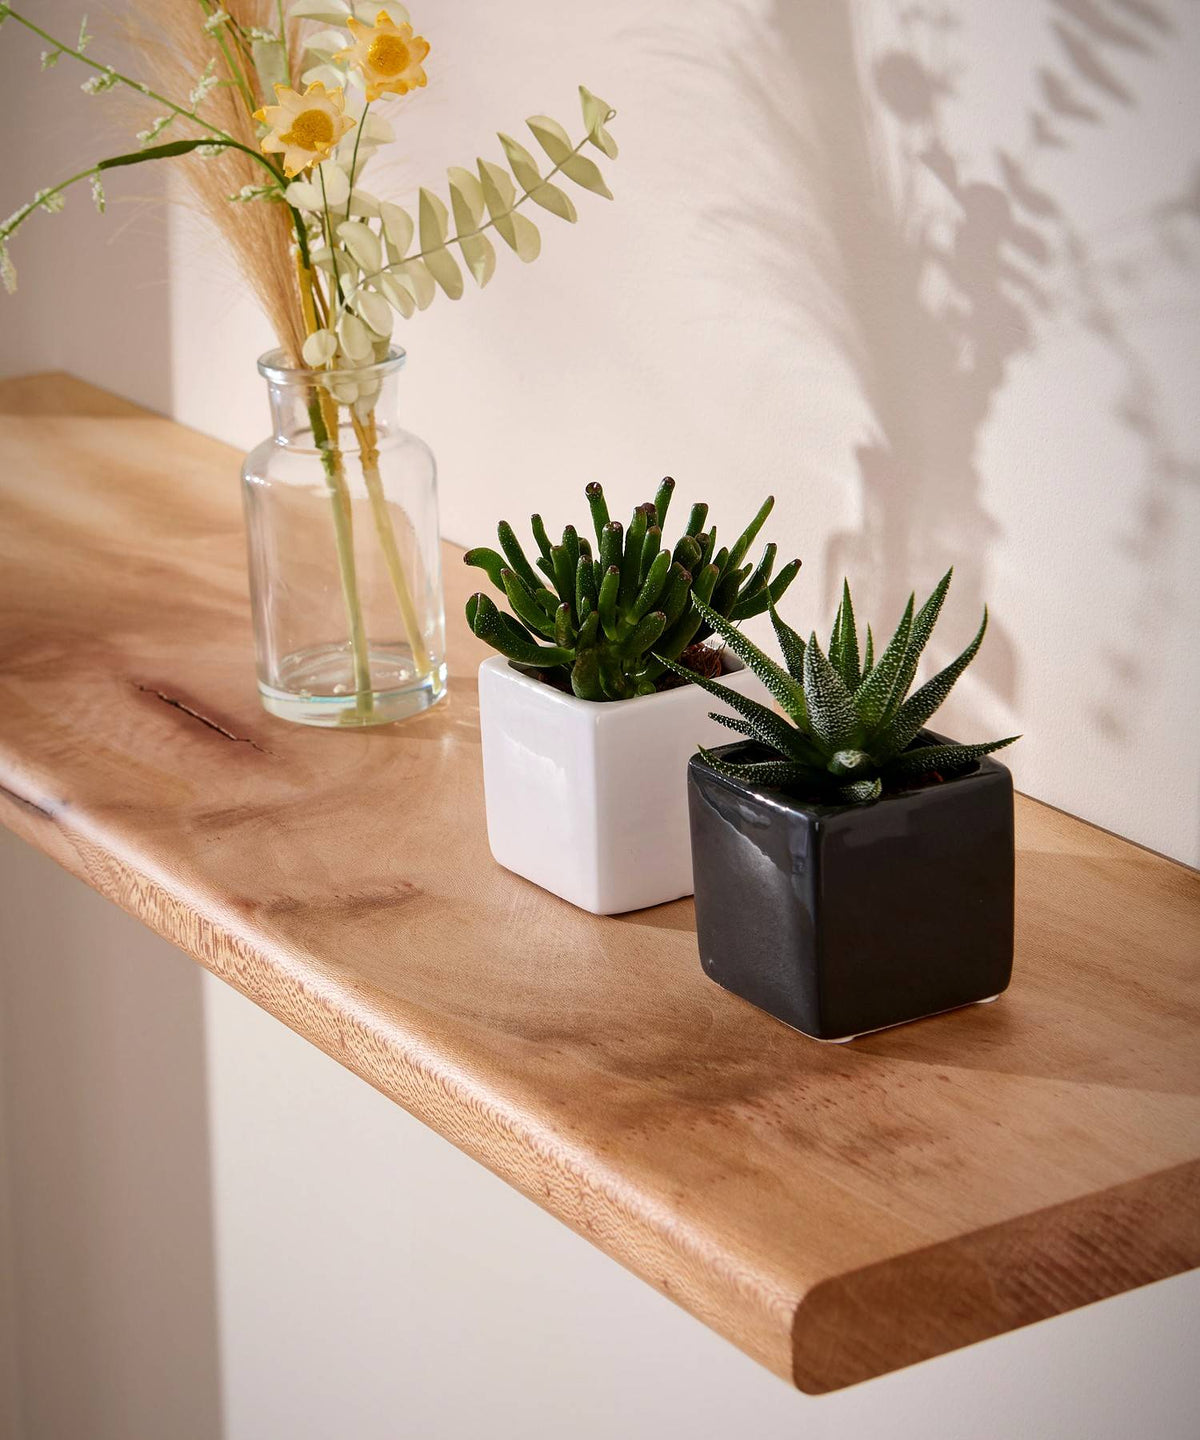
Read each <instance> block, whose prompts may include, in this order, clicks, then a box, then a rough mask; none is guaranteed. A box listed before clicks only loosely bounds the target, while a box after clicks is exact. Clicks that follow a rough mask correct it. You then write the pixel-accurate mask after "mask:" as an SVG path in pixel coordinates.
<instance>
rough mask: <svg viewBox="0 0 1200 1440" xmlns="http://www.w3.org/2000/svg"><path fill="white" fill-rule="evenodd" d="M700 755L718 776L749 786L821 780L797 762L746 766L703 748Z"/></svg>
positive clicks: (751, 761)
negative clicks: (723, 758)
mask: <svg viewBox="0 0 1200 1440" xmlns="http://www.w3.org/2000/svg"><path fill="white" fill-rule="evenodd" d="M713 718H714V719H716V718H717V717H716V716H714V717H713ZM699 754H700V755H701V756H703V758H704V761H705V763H706V764H707V765H708V766H710V768H711V769H713V770H715V771H716V772H717V774H718V775H724V776H726V777H727V778H728V779H730V780H741V781H742V782H743V783H744V784H748V785H766V786H768V787H779V786H784V785H795V784H797V783H801V784H803V783H805V782H809V783H812V782H814V781H819V779H820V776H819V772H814V771H813V770H812V769H811V768H810V767H809V766H807V765H802V764H800V763H799V762H798V761H795V760H750V761H747V762H745V763H744V764H737V763H736V762H731V761H729V760H722V759H721V758H720V757H719V756H717V755H714V754H713V753H712V751H711V750H705V749H704V747H703V746H701V747H700V749H699Z"/></svg>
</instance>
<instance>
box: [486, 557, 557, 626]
mask: <svg viewBox="0 0 1200 1440" xmlns="http://www.w3.org/2000/svg"><path fill="white" fill-rule="evenodd" d="M500 579H501V581H502V582H503V585H504V593H505V595H507V596H508V603H509V604H510V605H511V606H512V608H513V610H514V611H515V612H516V615H517V618H518V620H520V621H521V623H522V625H526V626H528V628H529V629H530V630H533V631H535V632H536V633H537V634H539V635H544V636H545V637H546V638H547V639H548V640H553V639H554V619H553V610H552V611H551V612H550V614H547V613H546V611H545V610H544V609H543V608H542V606H541V605H539V604H538V602H537V600H536V599H535V598H534V595H533V594H531V593H530V591H529V589H528V587H527V586H526V585H525V584H524V582H523V581H522V580H521V578H520V576H519V575H517V574H515V573H514V572H513V571H512V570H509V569H507V568H505V569H504V570H502V571H501V572H500ZM542 588H543V587H542V586H540V585H539V586H538V590H539V591H540V590H541V589H542ZM547 593H549V592H547ZM554 608H555V609H557V603H556V604H555V607H554Z"/></svg>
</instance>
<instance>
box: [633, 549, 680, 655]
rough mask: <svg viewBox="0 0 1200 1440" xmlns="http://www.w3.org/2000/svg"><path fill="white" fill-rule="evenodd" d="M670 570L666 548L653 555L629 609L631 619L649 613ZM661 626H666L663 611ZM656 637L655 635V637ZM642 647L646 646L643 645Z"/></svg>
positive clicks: (639, 617)
mask: <svg viewBox="0 0 1200 1440" xmlns="http://www.w3.org/2000/svg"><path fill="white" fill-rule="evenodd" d="M670 570H671V556H670V554H669V553H668V552H667V551H666V550H660V551H659V552H658V554H657V555H656V556H655V557H654V563H653V564H652V565H651V566H650V569H649V570H648V571H647V572H646V578H645V580H644V581H643V582H642V588H641V589H640V590H639V591H638V593H637V596H636V597H635V599H634V602H633V604H632V606H630V609H629V618H630V619H631V620H640V619H641V618H642V616H643V615H646V614H648V613H649V610H650V607H651V605H656V604H657V603H658V600H659V597H660V596H661V595H662V593H663V590H664V588H665V587H666V583H667V575H668V574H669V573H670ZM663 628H664V629H665V628H666V612H665V611H664V621H663ZM657 638H658V637H657V636H655V639H657ZM642 648H643V649H645V648H646V647H645V646H643V647H642Z"/></svg>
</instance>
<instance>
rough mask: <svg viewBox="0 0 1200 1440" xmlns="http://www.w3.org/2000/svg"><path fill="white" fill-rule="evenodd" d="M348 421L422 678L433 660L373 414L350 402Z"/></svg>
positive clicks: (426, 673)
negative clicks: (385, 478) (401, 541)
mask: <svg viewBox="0 0 1200 1440" xmlns="http://www.w3.org/2000/svg"><path fill="white" fill-rule="evenodd" d="M350 423H351V424H352V425H353V426H354V433H355V435H356V436H357V437H358V454H359V464H360V465H361V466H362V473H363V479H364V480H365V481H366V483H367V494H368V495H369V496H370V499H371V514H372V515H373V516H374V519H375V530H376V533H377V534H378V536H379V544H380V547H381V548H382V550H383V557H384V559H385V560H386V561H387V568H388V575H389V576H390V577H391V581H392V589H393V590H394V591H395V593H396V604H397V605H398V606H399V608H400V618H401V620H403V622H404V628H405V630H406V632H407V633H408V646H409V649H410V650H411V651H412V657H413V669H414V670H415V671H416V673H417V676H418V677H419V678H420V679H424V678H425V676H426V675H428V674H429V672H430V670H431V668H432V663H431V661H430V659H429V651H428V650H427V649H426V648H425V637H424V636H423V635H422V633H421V621H420V617H419V616H418V615H417V610H416V606H415V605H414V604H413V599H412V592H411V591H410V590H409V588H408V579H407V577H406V576H405V574H404V561H403V560H402V559H401V558H400V547H399V545H397V543H396V532H395V529H394V527H393V525H392V512H391V509H390V507H389V505H388V502H387V496H386V495H385V494H384V491H383V479H382V477H381V476H380V474H379V444H378V435H377V432H376V429H375V416H374V414H371V415H368V417H367V418H366V419H365V420H361V419H360V418H359V416H358V414H357V413H356V412H355V410H354V408H353V406H352V407H351V409H350Z"/></svg>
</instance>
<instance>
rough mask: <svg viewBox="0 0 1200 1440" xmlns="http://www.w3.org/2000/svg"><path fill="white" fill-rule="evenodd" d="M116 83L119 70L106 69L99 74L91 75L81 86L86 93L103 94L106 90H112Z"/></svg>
mask: <svg viewBox="0 0 1200 1440" xmlns="http://www.w3.org/2000/svg"><path fill="white" fill-rule="evenodd" d="M116 83H117V72H116V71H115V70H104V71H101V72H100V73H99V74H97V75H89V76H88V78H87V79H86V80H85V81H84V82H83V84H82V85H81V86H80V87H79V88H80V89H81V90H82V91H83V93H84V94H85V95H102V94H103V93H104V92H105V91H106V90H111V89H112V88H113V86H114V85H115V84H116Z"/></svg>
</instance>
